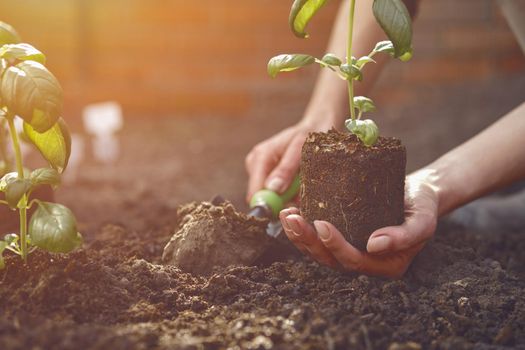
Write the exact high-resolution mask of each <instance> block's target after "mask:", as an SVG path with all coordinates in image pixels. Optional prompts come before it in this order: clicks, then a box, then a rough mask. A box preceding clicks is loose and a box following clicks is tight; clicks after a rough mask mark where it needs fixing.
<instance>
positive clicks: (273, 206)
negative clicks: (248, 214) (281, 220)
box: [250, 175, 301, 219]
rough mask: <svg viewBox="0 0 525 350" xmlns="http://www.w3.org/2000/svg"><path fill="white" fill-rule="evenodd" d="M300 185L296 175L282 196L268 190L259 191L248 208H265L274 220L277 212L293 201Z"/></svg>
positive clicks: (277, 214)
mask: <svg viewBox="0 0 525 350" xmlns="http://www.w3.org/2000/svg"><path fill="white" fill-rule="evenodd" d="M300 185H301V181H300V179H299V175H296V176H295V178H294V179H293V181H292V184H291V185H290V187H288V189H287V190H286V191H285V192H284V193H283V194H278V193H276V192H274V191H270V190H260V191H258V192H256V193H255V194H254V195H253V197H252V200H251V201H250V208H254V207H257V206H264V207H267V208H269V209H270V210H271V212H272V215H273V219H276V218H278V217H279V212H280V211H281V210H283V209H284V206H285V205H286V203H288V202H289V201H291V200H292V199H294V197H295V196H296V195H297V194H298V193H299V187H300Z"/></svg>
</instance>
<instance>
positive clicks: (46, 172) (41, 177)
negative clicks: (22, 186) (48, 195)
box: [29, 168, 60, 187]
mask: <svg viewBox="0 0 525 350" xmlns="http://www.w3.org/2000/svg"><path fill="white" fill-rule="evenodd" d="M29 179H30V180H31V183H32V184H33V186H39V185H51V186H53V187H56V186H58V185H60V174H59V173H58V171H56V170H55V169H52V168H40V169H36V170H34V171H33V172H32V173H31V175H30V177H29Z"/></svg>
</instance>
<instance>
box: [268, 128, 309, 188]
mask: <svg viewBox="0 0 525 350" xmlns="http://www.w3.org/2000/svg"><path fill="white" fill-rule="evenodd" d="M303 143H304V137H303V136H296V137H294V138H293V139H292V142H290V144H289V145H288V147H287V148H286V151H285V152H284V154H283V156H282V158H281V160H280V161H279V164H278V165H277V166H276V167H275V168H274V169H273V171H272V172H271V173H270V175H269V176H268V177H267V179H266V182H265V186H266V188H267V189H269V190H272V191H275V192H277V193H283V192H284V191H286V189H288V187H290V184H291V183H292V181H293V179H294V177H295V175H296V174H297V172H298V170H299V163H300V161H301V148H302V147H303Z"/></svg>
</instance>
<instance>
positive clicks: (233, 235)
mask: <svg viewBox="0 0 525 350" xmlns="http://www.w3.org/2000/svg"><path fill="white" fill-rule="evenodd" d="M177 215H178V217H180V218H182V219H181V222H180V224H179V227H178V228H177V231H176V232H175V234H174V235H173V237H172V238H171V240H170V241H169V242H168V244H167V245H166V247H165V248H164V253H163V255H162V260H163V261H164V263H166V264H170V265H174V266H177V267H179V268H180V269H182V270H184V271H187V272H192V273H194V274H208V273H210V272H212V271H213V269H214V268H215V267H226V266H229V265H249V264H252V263H253V262H254V261H255V260H256V259H257V258H258V257H260V256H261V255H262V253H264V251H265V250H266V249H267V248H268V247H269V245H270V243H271V239H270V237H268V236H267V235H266V227H267V225H268V220H265V219H260V218H255V217H249V216H247V215H245V214H243V213H240V212H238V211H236V210H235V207H234V206H233V205H232V204H231V203H230V202H228V201H226V202H225V203H222V204H220V205H213V204H211V203H209V202H202V203H197V202H193V203H190V204H186V205H184V206H181V207H180V208H179V209H178V211H177Z"/></svg>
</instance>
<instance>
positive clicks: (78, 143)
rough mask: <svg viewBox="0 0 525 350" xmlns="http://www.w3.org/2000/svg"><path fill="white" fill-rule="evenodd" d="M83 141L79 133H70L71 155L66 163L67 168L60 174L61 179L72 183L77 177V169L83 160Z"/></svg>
mask: <svg viewBox="0 0 525 350" xmlns="http://www.w3.org/2000/svg"><path fill="white" fill-rule="evenodd" d="M84 152H85V142H84V137H82V136H81V135H79V134H71V155H70V156H69V162H68V164H67V170H66V171H65V172H64V173H63V174H62V181H63V182H64V183H66V184H73V183H75V182H76V181H77V178H78V169H79V167H80V164H81V163H82V161H83V160H84Z"/></svg>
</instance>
